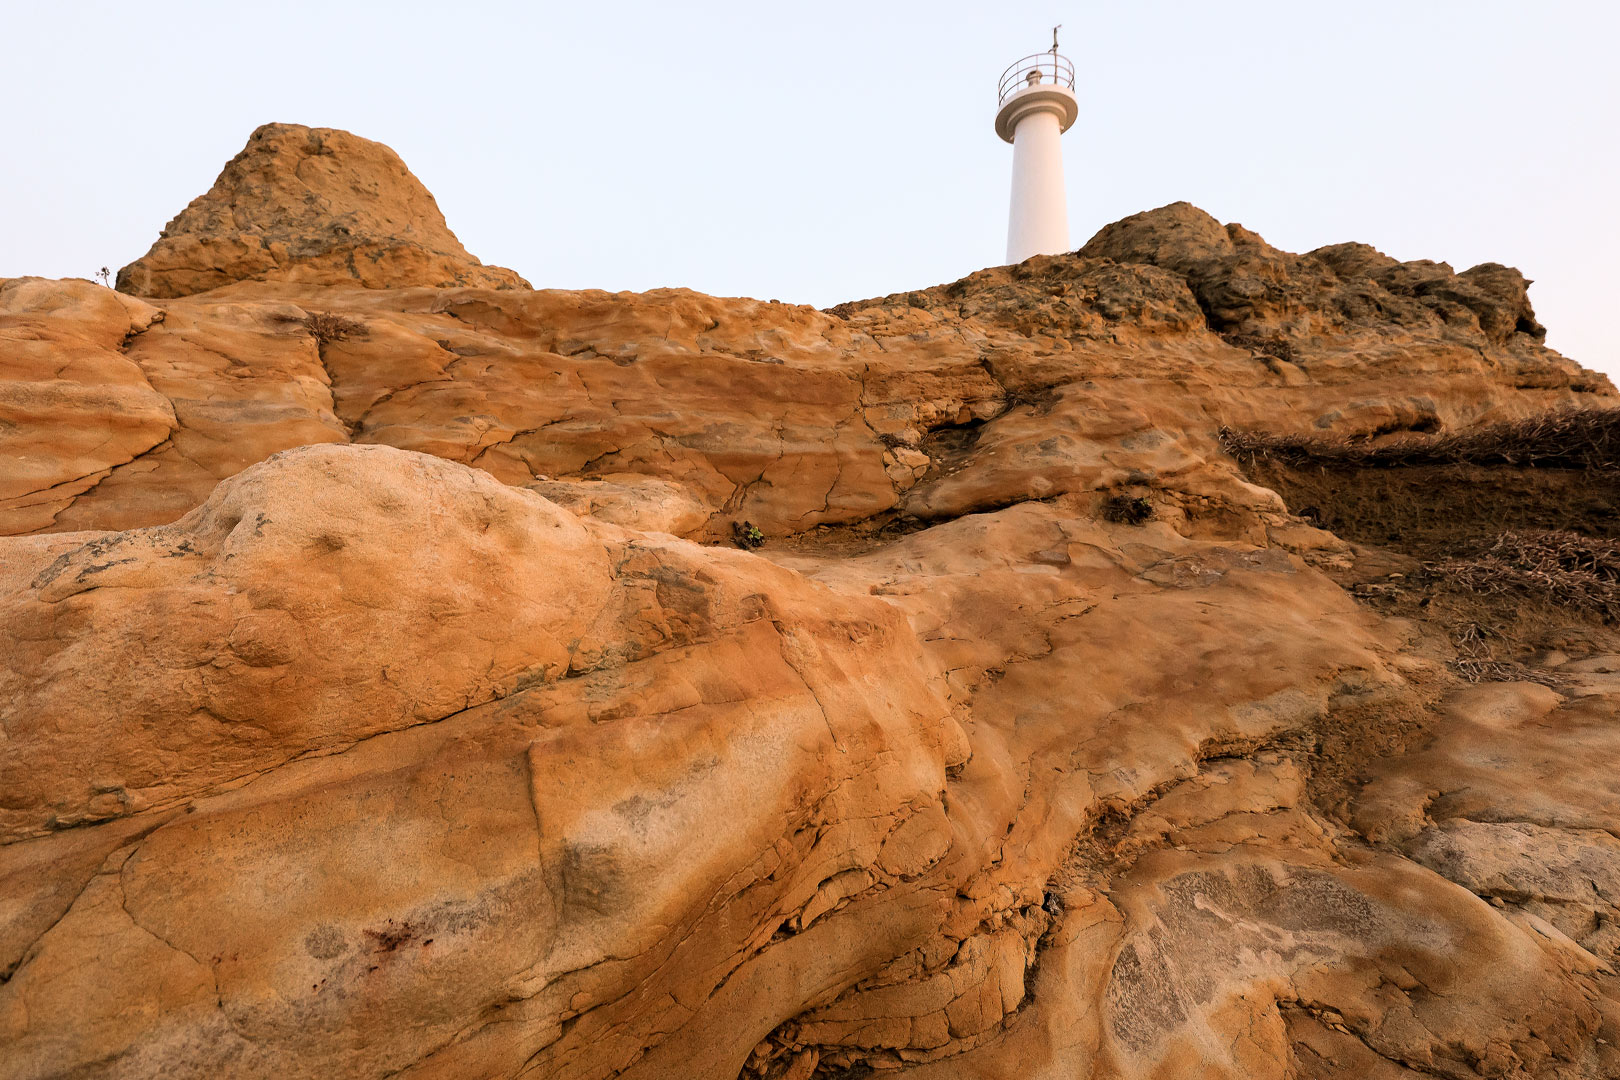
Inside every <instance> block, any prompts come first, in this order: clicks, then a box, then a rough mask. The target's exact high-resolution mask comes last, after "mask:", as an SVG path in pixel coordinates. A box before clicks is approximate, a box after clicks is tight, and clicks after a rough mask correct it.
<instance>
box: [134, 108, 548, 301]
mask: <svg viewBox="0 0 1620 1080" xmlns="http://www.w3.org/2000/svg"><path fill="white" fill-rule="evenodd" d="M235 281H300V282H305V283H308V284H315V285H361V286H364V287H366V288H369V289H393V288H400V287H402V286H407V285H426V286H430V287H438V288H446V287H450V286H456V285H471V286H477V287H480V288H486V289H511V288H525V289H526V288H528V285H529V283H528V282H526V281H524V280H523V279H522V278H520V277H518V276H517V275H516V274H514V273H513V272H512V271H510V270H506V269H503V268H501V267H499V266H484V265H483V264H482V263H480V262H479V261H478V260H477V259H475V258H473V257H472V256H471V255H469V254H467V249H466V248H464V247H462V246H461V241H459V240H457V239H456V237H455V234H454V233H452V232H451V231H450V227H449V226H448V225H446V224H445V221H444V215H443V214H442V213H440V212H439V206H438V204H437V203H436V202H434V201H433V196H432V194H430V193H429V192H428V190H427V189H426V188H425V187H423V186H422V184H421V182H420V181H418V180H417V179H416V177H414V176H412V175H411V171H410V170H409V169H407V168H406V167H405V163H404V162H403V161H401V160H400V159H399V156H398V155H397V154H395V153H394V152H393V151H392V150H390V149H389V148H388V147H386V146H384V145H382V144H381V143H375V142H372V141H371V140H369V139H362V138H359V137H357V136H354V135H351V134H349V133H348V132H347V131H337V130H334V129H332V128H308V127H304V126H303V125H301V124H265V125H264V126H263V127H261V128H259V129H258V130H257V131H255V132H254V133H253V135H252V137H251V138H249V139H248V144H247V146H246V147H245V148H244V149H243V150H242V152H241V153H240V154H238V155H236V156H235V157H234V158H232V159H231V160H230V162H229V163H227V164H226V166H225V171H224V172H222V173H220V175H219V179H218V180H215V181H214V186H213V187H212V188H210V189H209V190H208V192H207V193H206V194H204V195H201V196H199V197H198V198H196V199H194V200H193V201H192V203H191V205H190V206H187V207H186V208H185V209H184V210H182V211H181V212H180V216H179V217H177V218H175V219H174V220H173V221H171V222H169V224H168V226H167V227H166V228H165V229H164V230H163V235H162V236H160V237H159V238H158V241H157V243H155V244H153V245H152V250H151V251H148V252H147V253H146V254H145V255H144V256H142V257H141V258H139V259H137V260H135V261H134V262H132V263H130V264H129V265H128V266H126V267H124V268H123V269H122V270H120V271H119V272H118V289H119V291H120V292H126V293H132V294H134V295H136V296H150V297H159V298H163V299H172V298H173V297H177V296H190V295H191V294H193V293H198V292H204V291H206V290H208V289H215V288H218V287H219V286H221V285H227V284H230V283H231V282H235Z"/></svg>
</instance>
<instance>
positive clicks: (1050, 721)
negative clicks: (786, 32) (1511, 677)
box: [0, 155, 1620, 1080]
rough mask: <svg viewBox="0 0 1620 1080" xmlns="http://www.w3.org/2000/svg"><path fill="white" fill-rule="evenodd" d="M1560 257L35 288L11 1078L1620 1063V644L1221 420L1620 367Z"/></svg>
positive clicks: (1310, 418) (1542, 402)
mask: <svg viewBox="0 0 1620 1080" xmlns="http://www.w3.org/2000/svg"><path fill="white" fill-rule="evenodd" d="M340 156H341V155H340ZM334 164H336V165H338V166H342V167H347V165H346V164H345V163H344V162H341V161H340V162H337V163H334ZM250 276H251V275H244V278H246V277H250ZM1525 285H1526V283H1525V282H1524V281H1523V279H1522V278H1521V277H1520V276H1519V275H1518V274H1517V273H1516V272H1515V271H1510V270H1506V269H1504V268H1500V267H1484V268H1476V269H1475V270H1472V271H1468V272H1467V273H1464V274H1454V273H1452V272H1451V271H1450V269H1449V268H1446V267H1444V266H1443V264H1399V263H1394V262H1393V261H1392V260H1388V259H1386V258H1384V257H1383V256H1379V255H1377V253H1376V252H1373V251H1372V250H1371V249H1367V248H1362V247H1359V246H1341V247H1338V248H1331V249H1323V250H1322V251H1319V252H1316V253H1313V254H1311V255H1291V254H1287V253H1283V252H1278V251H1276V250H1274V249H1272V248H1270V247H1269V246H1267V245H1265V244H1264V242H1263V241H1261V240H1260V239H1259V238H1258V237H1256V236H1255V235H1254V234H1252V233H1250V232H1248V231H1247V230H1244V229H1242V228H1241V227H1238V226H1221V225H1220V224H1219V223H1217V222H1215V221H1214V220H1213V219H1210V218H1208V217H1207V215H1203V214H1202V213H1201V212H1199V211H1196V210H1194V209H1193V208H1191V207H1188V206H1185V205H1184V204H1178V205H1176V206H1172V207H1167V208H1163V209H1162V210H1159V211H1153V212H1150V213H1148V214H1145V215H1139V216H1138V217H1136V218H1133V219H1127V220H1126V221H1125V222H1121V223H1118V224H1117V225H1115V226H1110V227H1109V228H1108V229H1105V230H1104V231H1103V233H1101V234H1099V236H1098V237H1097V238H1096V239H1094V240H1093V241H1092V242H1091V244H1089V245H1087V247H1086V248H1085V249H1083V250H1082V252H1080V253H1079V254H1077V255H1073V256H1063V257H1053V258H1037V259H1034V260H1031V261H1030V262H1028V263H1025V264H1022V265H1020V266H1017V267H1004V268H999V269H994V270H987V271H983V272H981V273H979V274H976V275H973V276H971V277H969V278H966V279H964V280H962V281H960V282H957V283H954V284H952V285H947V286H941V287H938V288H935V289H930V290H925V291H920V292H914V293H908V294H900V295H897V296H893V297H888V298H884V299H881V300H873V301H866V302H861V303H856V304H850V305H844V306H842V307H841V308H838V309H835V310H833V311H831V312H820V311H815V310H812V309H809V308H803V307H794V306H789V305H781V304H765V303H759V302H756V301H749V300H726V299H718V298H713V297H707V296H702V295H700V294H695V293H690V292H685V291H679V290H669V291H661V292H656V293H650V294H643V295H624V294H621V295H610V294H604V293H589V292H529V291H526V290H522V289H509V290H499V291H497V290H491V289H472V288H453V289H434V288H422V287H399V288H377V289H364V290H362V289H353V288H333V287H329V286H326V285H317V284H311V283H309V282H308V281H295V280H273V281H272V280H265V281H259V280H242V281H239V282H237V283H235V284H230V285H227V286H224V287H221V288H217V289H214V290H213V291H211V292H202V293H198V294H196V295H189V296H184V297H167V296H165V297H158V296H156V295H149V296H147V297H146V298H145V299H134V298H132V297H129V296H123V295H119V294H115V293H112V292H109V291H107V290H105V289H101V288H98V287H96V286H93V285H90V284H89V283H83V282H45V281H40V280H37V279H18V280H12V281H7V282H0V376H3V377H4V379H5V381H4V382H0V408H3V409H5V410H6V411H5V412H4V413H3V414H0V415H3V416H4V419H5V420H6V423H5V424H4V425H0V455H4V460H5V461H6V462H7V464H8V468H7V469H6V470H5V471H4V474H3V475H4V476H5V477H7V478H8V482H9V484H10V487H9V488H7V489H6V491H5V493H4V499H5V501H4V502H3V503H0V524H3V526H4V531H5V532H7V533H9V534H11V535H9V536H7V537H6V538H5V539H3V540H0V553H3V558H0V626H3V627H4V628H5V632H6V639H7V641H8V642H9V646H8V648H7V650H6V651H5V653H4V654H3V655H0V739H3V742H0V747H3V755H0V770H3V775H0V1051H3V1052H0V1077H4V1078H6V1080H12V1078H24V1077H26V1078H30V1080H34V1078H44V1077H69V1076H84V1077H91V1076H94V1077H148V1076H158V1075H165V1076H196V1077H203V1076H219V1075H231V1076H241V1077H256V1076H263V1077H276V1078H278V1080H282V1078H289V1077H305V1076H307V1077H329V1076H336V1075H341V1076H356V1077H360V1076H378V1077H383V1076H391V1077H412V1078H423V1080H425V1078H430V1077H456V1078H458V1080H464V1078H472V1077H514V1076H520V1075H521V1076H533V1077H557V1078H570V1080H572V1078H606V1077H613V1076H622V1077H639V1078H648V1077H672V1076H681V1077H713V1078H716V1080H732V1078H734V1077H755V1078H758V1077H765V1078H771V1080H782V1078H791V1080H809V1078H811V1077H837V1076H859V1075H867V1074H868V1073H867V1070H881V1071H900V1072H902V1073H904V1074H906V1075H912V1076H917V1077H930V1078H953V1080H956V1078H961V1080H966V1078H970V1077H971V1078H980V1080H989V1078H1009V1080H1010V1078H1013V1077H1047V1076H1051V1077H1057V1076H1063V1077H1075V1076H1079V1077H1098V1078H1102V1077H1109V1078H1115V1077H1117V1078H1126V1077H1141V1078H1147V1077H1169V1076H1192V1075H1196V1076H1206V1077H1232V1078H1237V1077H1264V1078H1275V1080H1283V1078H1296V1077H1308V1078H1317V1080H1327V1078H1342V1077H1352V1076H1355V1077H1363V1076H1365V1077H1380V1078H1396V1077H1409V1076H1436V1075H1438V1076H1449V1077H1468V1076H1491V1077H1504V1076H1533V1077H1549V1078H1552V1077H1558V1078H1575V1077H1585V1078H1598V1077H1608V1076H1614V1075H1617V1074H1620V1049H1617V1048H1620V987H1617V984H1616V981H1615V973H1614V965H1615V963H1616V960H1617V959H1620V936H1617V935H1616V932H1615V925H1616V923H1615V919H1616V918H1617V917H1620V916H1617V908H1616V904H1617V895H1620V893H1617V892H1616V882H1617V881H1620V847H1617V846H1616V843H1615V841H1614V839H1613V837H1614V836H1615V835H1617V834H1620V832H1617V822H1620V817H1617V812H1620V805H1617V802H1616V800H1617V799H1620V790H1617V789H1616V788H1615V786H1614V783H1613V781H1612V779H1611V778H1612V776H1613V775H1615V766H1616V764H1617V763H1620V745H1617V744H1616V738H1617V734H1616V733H1617V732H1620V728H1617V727H1616V725H1615V723H1614V718H1615V716H1616V715H1620V709H1617V704H1620V681H1617V680H1620V674H1617V673H1620V658H1617V655H1616V654H1620V636H1617V635H1615V634H1614V633H1613V631H1612V628H1607V627H1604V626H1603V625H1601V624H1600V623H1597V622H1594V621H1592V620H1590V619H1586V618H1584V617H1583V616H1580V615H1578V614H1577V613H1568V614H1567V619H1568V621H1569V623H1570V625H1571V626H1572V627H1574V629H1572V630H1570V631H1569V632H1567V633H1565V634H1564V636H1563V637H1562V638H1560V641H1561V642H1562V643H1563V644H1562V647H1561V649H1560V650H1557V651H1549V650H1545V649H1544V650H1543V651H1542V652H1540V653H1537V654H1536V655H1535V656H1534V657H1529V658H1527V661H1526V662H1527V664H1531V665H1532V666H1533V671H1532V672H1531V673H1532V675H1533V677H1534V681H1530V682H1525V681H1495V682H1484V683H1477V684H1471V683H1469V682H1468V681H1467V680H1466V679H1465V678H1463V677H1461V675H1460V674H1459V670H1460V669H1459V668H1458V667H1457V665H1456V663H1455V661H1456V658H1457V656H1456V652H1455V648H1454V645H1453V643H1452V642H1451V641H1450V640H1448V639H1447V637H1446V636H1445V634H1443V633H1440V632H1438V631H1437V630H1436V628H1435V624H1431V623H1430V622H1427V621H1425V620H1426V619H1428V618H1429V616H1428V615H1426V614H1425V612H1426V611H1427V610H1429V609H1428V608H1424V607H1420V606H1417V605H1416V604H1414V605H1412V606H1411V607H1410V608H1402V609H1400V610H1399V611H1397V610H1394V609H1387V608H1381V607H1378V606H1377V605H1373V604H1369V603H1367V602H1364V600H1362V599H1358V598H1357V596H1358V595H1360V594H1359V592H1358V593H1357V594H1356V595H1353V594H1352V591H1350V588H1347V586H1352V587H1356V586H1353V585H1352V579H1355V578H1356V576H1357V575H1358V574H1360V575H1363V576H1365V575H1366V574H1367V573H1370V572H1372V570H1377V571H1378V572H1379V573H1381V574H1382V575H1383V576H1382V577H1381V579H1380V580H1381V581H1384V582H1385V583H1386V584H1385V585H1384V586H1380V587H1384V588H1393V587H1394V586H1393V585H1390V584H1388V583H1389V582H1396V581H1398V580H1401V579H1402V578H1403V574H1408V573H1411V572H1412V567H1411V565H1409V564H1410V563H1411V560H1410V559H1407V560H1406V561H1402V559H1403V558H1404V557H1403V556H1401V555H1399V553H1393V552H1378V551H1374V550H1371V549H1368V548H1363V547H1358V546H1356V545H1353V544H1349V543H1346V542H1345V541H1343V540H1340V539H1339V538H1337V537H1335V536H1334V535H1332V534H1331V533H1328V532H1325V531H1323V530H1321V529H1319V528H1316V527H1314V526H1313V525H1312V524H1311V523H1310V522H1308V521H1306V520H1304V519H1302V518H1300V517H1298V516H1295V515H1294V514H1293V513H1290V507H1289V506H1287V505H1286V504H1285V502H1284V500H1283V498H1282V497H1280V496H1279V494H1278V493H1277V492H1276V491H1274V490H1272V489H1270V488H1268V487H1262V486H1259V485H1257V484H1256V483H1254V482H1252V481H1251V479H1250V477H1249V475H1248V474H1246V473H1245V472H1244V471H1243V469H1242V467H1241V466H1240V464H1239V463H1238V462H1236V461H1234V460H1233V459H1232V458H1231V457H1229V456H1228V455H1227V454H1226V453H1225V452H1224V450H1223V449H1222V444H1221V441H1220V438H1219V431H1220V429H1221V428H1222V427H1223V426H1238V427H1247V428H1264V429H1267V430H1271V431H1278V432H1287V431H1299V432H1320V433H1328V434H1333V433H1344V434H1360V435H1367V436H1369V437H1378V436H1379V435H1380V433H1389V432H1410V431H1424V430H1456V429H1459V428H1465V427H1467V426H1469V425H1472V424H1476V423H1481V422H1486V421H1490V420H1495V419H1501V418H1511V417H1516V416H1524V415H1530V414H1533V413H1536V412H1540V411H1544V410H1546V409H1548V408H1551V407H1591V406H1599V407H1601V406H1613V405H1614V404H1616V402H1615V399H1614V394H1613V390H1612V388H1611V387H1609V386H1608V384H1607V382H1606V380H1604V379H1602V378H1601V377H1600V376H1596V375H1593V374H1592V373H1590V372H1587V371H1584V370H1583V369H1581V368H1580V367H1579V366H1578V365H1576V364H1574V363H1573V362H1571V361H1569V360H1566V359H1564V358H1563V357H1560V356H1559V355H1558V354H1556V353H1554V352H1551V351H1550V350H1548V349H1546V348H1545V346H1544V344H1543V343H1542V340H1541V331H1540V328H1539V326H1538V325H1537V324H1536V322H1535V318H1534V315H1533V313H1532V312H1531V311H1530V308H1529V304H1528V300H1527V299H1526V295H1527V294H1526V292H1525ZM1611 482H1612V480H1608V479H1603V478H1594V479H1593V483H1611ZM1120 500H1124V501H1125V502H1126V503H1128V504H1129V505H1130V507H1132V508H1133V512H1132V513H1130V514H1121V513H1117V512H1116V509H1117V508H1118V506H1119V505H1121V503H1120ZM1292 509H1299V508H1298V507H1294V508H1292ZM743 520H747V521H750V522H752V523H754V524H755V525H757V526H758V527H759V528H760V530H761V531H762V532H763V533H764V535H765V540H766V542H765V545H764V547H762V548H760V549H759V550H758V551H757V552H750V551H743V550H738V549H737V548H736V547H734V546H733V545H731V544H730V543H729V542H725V541H728V540H729V537H730V536H731V526H732V524H733V522H740V521H743ZM715 541H722V542H720V543H715ZM1369 568H1371V569H1369ZM1397 568H1399V569H1397ZM1356 588H1359V587H1356ZM1551 617H1554V618H1565V614H1562V613H1558V612H1554V613H1553V615H1552V616H1551ZM1526 670H1531V669H1530V668H1527V669H1526Z"/></svg>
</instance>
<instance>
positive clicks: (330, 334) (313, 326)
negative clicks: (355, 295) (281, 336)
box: [299, 311, 366, 347]
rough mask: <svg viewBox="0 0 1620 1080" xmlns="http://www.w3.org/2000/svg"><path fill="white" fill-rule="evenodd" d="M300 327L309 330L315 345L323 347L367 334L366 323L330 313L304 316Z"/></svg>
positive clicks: (311, 313)
mask: <svg viewBox="0 0 1620 1080" xmlns="http://www.w3.org/2000/svg"><path fill="white" fill-rule="evenodd" d="M299 325H300V326H302V327H303V328H304V329H305V330H308V331H309V336H310V337H312V338H314V339H315V344H316V345H317V346H321V347H324V346H327V345H330V344H331V343H332V342H334V341H347V340H348V339H349V338H353V337H364V336H365V334H366V325H365V323H362V322H359V321H357V320H355V319H350V318H347V317H345V316H343V315H338V314H335V313H334V312H330V311H312V312H310V313H309V314H308V315H305V316H304V318H303V320H302V321H300V323H299Z"/></svg>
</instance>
